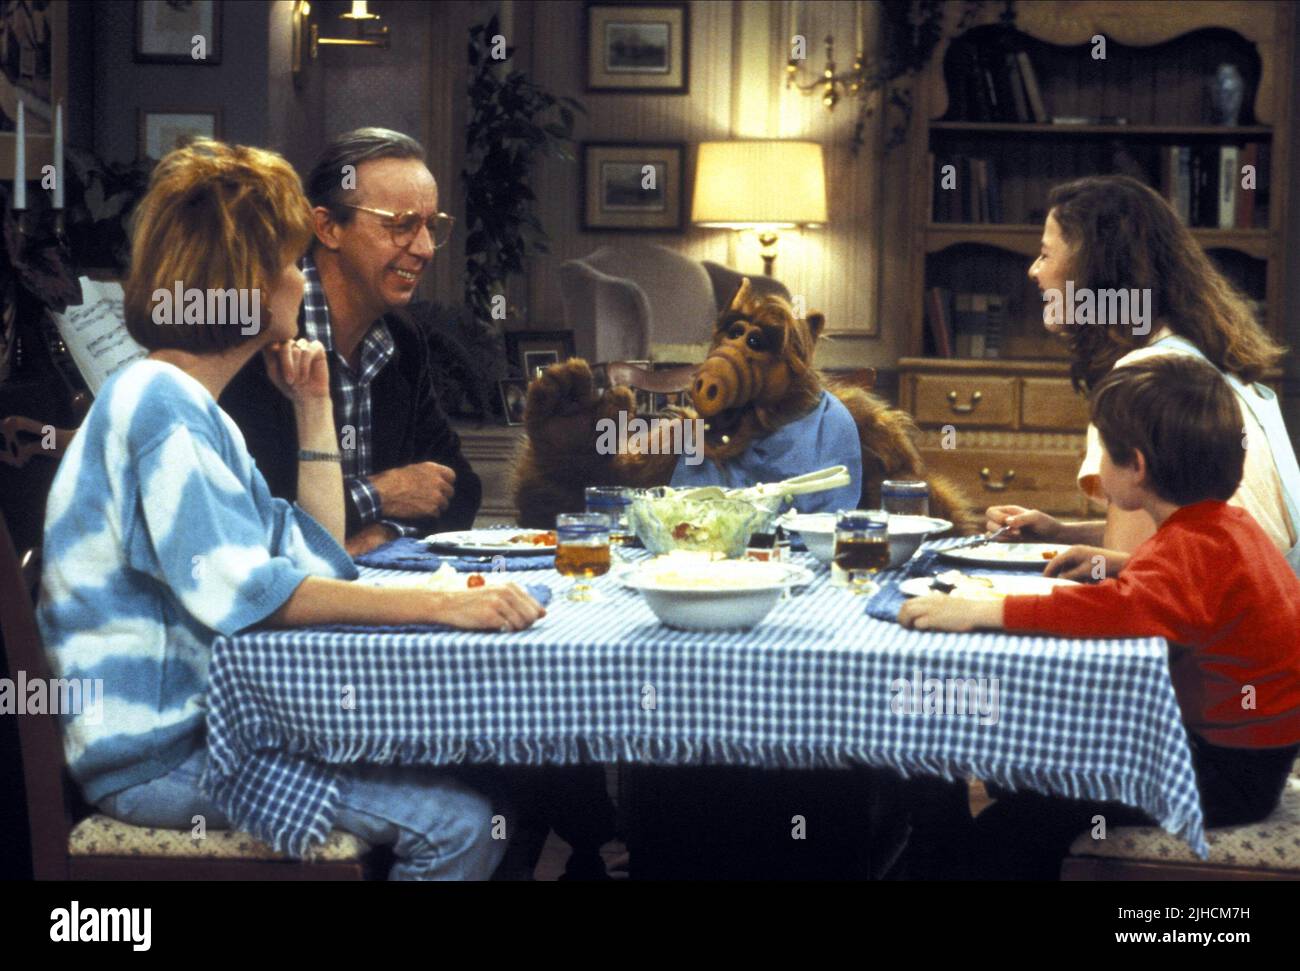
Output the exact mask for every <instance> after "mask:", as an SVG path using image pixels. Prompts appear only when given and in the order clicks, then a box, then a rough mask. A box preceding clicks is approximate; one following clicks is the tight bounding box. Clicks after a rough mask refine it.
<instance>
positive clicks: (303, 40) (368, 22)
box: [291, 0, 388, 80]
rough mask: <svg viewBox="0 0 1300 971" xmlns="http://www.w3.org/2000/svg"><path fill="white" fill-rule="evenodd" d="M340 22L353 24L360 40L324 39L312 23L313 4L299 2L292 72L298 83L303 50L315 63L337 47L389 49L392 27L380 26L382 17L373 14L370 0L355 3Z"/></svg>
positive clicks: (294, 17) (295, 16) (294, 22)
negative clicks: (325, 49) (327, 48)
mask: <svg viewBox="0 0 1300 971" xmlns="http://www.w3.org/2000/svg"><path fill="white" fill-rule="evenodd" d="M339 19H340V20H350V21H352V23H353V25H354V26H355V28H356V37H322V36H321V35H320V26H319V25H317V24H313V23H310V21H311V4H310V3H309V2H308V0H295V3H294V5H293V38H292V42H291V48H292V54H291V57H292V62H293V63H292V68H293V76H294V80H297V79H298V77H299V75H300V74H301V73H302V67H303V48H304V47H306V48H307V50H308V52H309V53H310V55H311V59H312V60H313V61H314V60H316V58H317V57H319V56H320V48H321V47H325V46H336V47H382V48H383V49H384V50H387V49H388V25H387V24H384V25H382V26H380V24H379V21H380V20H381V19H382V18H381V17H380V16H379V14H377V13H371V12H370V9H369V5H368V4H367V0H352V9H351V10H349V11H348V12H347V13H342V14H339Z"/></svg>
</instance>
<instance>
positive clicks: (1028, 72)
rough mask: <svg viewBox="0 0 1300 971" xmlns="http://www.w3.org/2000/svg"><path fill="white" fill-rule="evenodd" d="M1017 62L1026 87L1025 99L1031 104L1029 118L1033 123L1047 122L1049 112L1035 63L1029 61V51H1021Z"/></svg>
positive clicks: (1017, 55) (1017, 56)
mask: <svg viewBox="0 0 1300 971" xmlns="http://www.w3.org/2000/svg"><path fill="white" fill-rule="evenodd" d="M1016 62H1017V63H1018V64H1019V65H1020V79H1021V81H1022V82H1023V83H1024V85H1025V98H1026V99H1027V100H1028V102H1029V116H1030V120H1031V121H1035V122H1042V121H1046V120H1047V117H1048V115H1047V110H1046V109H1045V108H1044V107H1043V94H1042V91H1041V90H1040V89H1039V87H1038V75H1037V73H1035V71H1034V62H1033V61H1032V60H1030V59H1029V52H1028V51H1020V52H1019V53H1017V54H1016Z"/></svg>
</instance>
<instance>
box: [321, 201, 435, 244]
mask: <svg viewBox="0 0 1300 971" xmlns="http://www.w3.org/2000/svg"><path fill="white" fill-rule="evenodd" d="M343 205H344V207H345V208H347V209H356V210H358V211H360V212H368V213H372V214H373V215H376V216H383V217H384V219H385V222H384V225H385V226H386V227H387V228H388V232H389V233H390V234H391V235H392V237H393V245H394V246H400V247H401V248H402V249H405V248H406V247H408V246H410V245H411V243H412V242H414V241H415V237H416V235H417V234H418V233H419V232H420V227H421V226H423V227H424V228H425V229H427V230H429V238H430V239H432V240H433V248H434V249H442V248H443V247H444V246H446V245H447V240H449V239H451V230H452V227H453V226H455V225H456V217H455V216H449V215H447V214H446V213H445V212H435V213H434V214H433V215H432V216H430V217H428V218H427V219H426V218H425V217H424V216H421V215H420V214H419V213H418V212H416V211H415V210H414V209H408V210H406V212H389V211H388V210H387V209H372V208H371V207H370V206H356V205H353V204H352V203H350V202H345V203H343Z"/></svg>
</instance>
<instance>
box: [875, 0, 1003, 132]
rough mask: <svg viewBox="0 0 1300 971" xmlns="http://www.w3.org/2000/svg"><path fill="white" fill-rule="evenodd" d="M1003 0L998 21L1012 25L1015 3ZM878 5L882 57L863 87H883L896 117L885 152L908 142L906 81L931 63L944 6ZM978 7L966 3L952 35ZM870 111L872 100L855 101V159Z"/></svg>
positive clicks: (887, 1)
mask: <svg viewBox="0 0 1300 971" xmlns="http://www.w3.org/2000/svg"><path fill="white" fill-rule="evenodd" d="M1004 2H1005V4H1006V7H1005V10H1004V12H1003V14H1002V15H1001V17H1000V20H1001V21H1002V23H1003V24H1004V25H1008V26H1009V25H1012V24H1014V23H1015V19H1016V14H1015V4H1014V2H1013V0H1004ZM880 6H881V11H882V17H881V22H880V29H881V59H880V63H879V64H878V65H877V66H876V69H875V70H874V71H872V72H871V74H870V75H869V77H868V78H867V82H866V85H865V86H866V88H867V90H875V89H877V88H884V89H886V94H885V106H886V109H889V110H893V111H894V112H896V114H897V120H896V121H895V122H894V123H893V124H892V125H891V126H890V129H889V137H888V139H886V141H885V150H886V151H888V150H889V149H892V148H895V147H897V146H898V145H901V144H902V143H903V142H904V141H905V140H906V138H907V129H908V126H909V125H910V124H911V122H912V89H911V80H912V78H913V77H915V76H916V75H917V74H919V73H920V72H921V70H922V69H924V67H925V66H926V64H928V63H929V62H930V58H931V56H932V55H933V54H934V49H935V48H936V47H937V46H938V45H939V40H940V38H941V37H942V36H943V9H944V4H943V3H941V2H940V0H881V4H880ZM983 7H984V0H965V2H964V3H963V5H962V13H961V19H960V21H959V22H958V24H957V31H958V32H959V33H960V32H961V31H963V30H965V29H966V28H967V27H969V26H970V25H971V24H972V23H974V22H975V18H976V17H977V16H979V13H980V11H981V10H982V9H983ZM873 113H874V111H873V109H872V107H871V99H870V98H865V97H863V98H860V99H859V100H858V117H857V119H856V121H855V123H854V125H853V139H852V141H851V146H852V151H853V154H854V155H857V154H858V152H860V151H861V150H862V148H863V146H864V145H866V130H867V122H868V120H869V119H870V118H871V116H872V114H873Z"/></svg>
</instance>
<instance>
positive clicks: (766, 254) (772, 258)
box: [758, 232, 778, 276]
mask: <svg viewBox="0 0 1300 971" xmlns="http://www.w3.org/2000/svg"><path fill="white" fill-rule="evenodd" d="M777 239H778V237H777V234H776V233H773V232H762V233H759V234H758V245H759V246H761V247H762V250H761V252H760V253H759V255H760V256H762V257H763V275H764V276H772V270H773V268H774V267H775V266H776V241H777Z"/></svg>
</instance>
